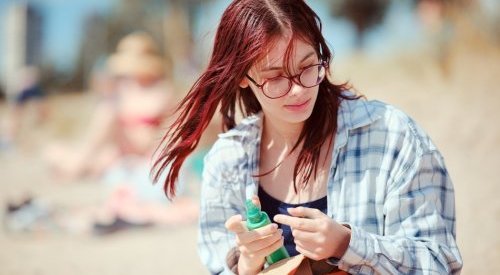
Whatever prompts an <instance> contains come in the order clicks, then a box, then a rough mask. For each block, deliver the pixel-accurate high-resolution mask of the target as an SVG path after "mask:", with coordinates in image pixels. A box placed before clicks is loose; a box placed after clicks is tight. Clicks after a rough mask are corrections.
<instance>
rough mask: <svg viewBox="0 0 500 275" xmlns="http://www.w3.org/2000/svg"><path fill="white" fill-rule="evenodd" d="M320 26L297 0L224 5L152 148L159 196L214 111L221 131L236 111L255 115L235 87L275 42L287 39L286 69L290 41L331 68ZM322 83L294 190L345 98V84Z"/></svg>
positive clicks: (308, 172) (246, 93)
mask: <svg viewBox="0 0 500 275" xmlns="http://www.w3.org/2000/svg"><path fill="white" fill-rule="evenodd" d="M321 27H322V26H321V20H320V19H319V17H318V16H317V15H316V13H315V12H314V11H313V10H312V9H311V8H310V7H309V6H308V5H307V4H306V3H305V2H304V1H301V0H236V1H233V2H232V3H231V4H230V5H229V7H228V8H227V9H226V10H225V12H224V13H223V15H222V18H221V20H220V23H219V26H218V28H217V32H216V35H215V42H214V46H213V52H212V55H211V57H210V62H209V64H208V67H207V68H206V69H205V70H204V72H203V73H202V74H201V76H200V77H199V78H198V80H197V81H196V82H195V83H194V85H193V86H192V87H191V89H190V90H189V92H188V94H187V95H186V97H185V98H184V99H182V100H181V102H180V103H179V105H178V107H177V109H176V112H177V114H178V117H177V119H176V120H175V122H174V123H173V124H172V125H171V126H170V127H169V129H168V130H167V132H166V134H165V136H164V137H163V139H162V143H161V145H160V147H159V148H158V149H159V150H161V151H157V152H159V154H158V156H157V158H156V160H155V162H154V165H153V170H152V173H153V174H154V181H155V182H157V181H158V180H159V179H160V176H161V174H162V173H163V172H167V175H166V178H165V182H164V186H163V189H164V191H165V194H166V195H167V197H168V198H173V197H175V191H176V181H177V179H178V176H179V171H180V169H181V166H182V163H183V162H184V161H185V159H186V158H187V157H188V156H189V154H191V153H192V152H193V151H194V150H195V148H196V146H197V145H198V142H199V141H200V137H201V135H202V134H203V132H204V130H205V129H206V128H207V126H208V124H209V122H210V121H211V119H212V118H213V116H214V114H215V112H216V111H217V110H219V112H220V114H221V115H222V119H223V130H224V131H227V130H229V129H231V128H233V127H235V125H236V121H235V116H236V114H237V109H236V108H237V107H238V108H239V109H240V111H241V113H242V114H243V116H248V115H252V114H256V113H258V112H260V111H261V110H262V107H261V106H260V104H259V102H258V101H257V98H256V97H255V95H254V94H253V92H252V91H251V89H250V87H247V88H240V87H239V84H240V82H241V80H242V79H243V78H244V77H245V74H246V73H247V72H248V71H249V70H250V68H251V67H252V66H253V65H254V64H255V63H256V62H257V61H259V60H261V58H263V57H264V56H265V55H266V53H267V52H268V50H269V49H270V48H271V47H273V46H274V45H275V43H276V41H278V40H279V38H280V37H282V36H283V35H284V34H285V33H287V34H289V33H291V34H292V39H291V42H290V44H289V45H288V48H287V50H286V52H285V61H284V62H285V64H290V56H291V53H292V50H293V44H294V41H296V40H297V39H300V40H302V41H305V42H307V43H309V44H310V45H312V46H313V48H314V49H315V51H316V53H317V55H318V57H319V58H320V59H321V60H322V61H324V62H326V63H327V64H329V63H330V61H331V58H332V54H331V52H330V49H329V48H328V46H327V43H326V41H325V39H324V37H323V35H322V34H321ZM285 67H288V65H286V66H285ZM284 70H286V71H288V69H286V68H285V69H284ZM329 79H331V77H330V75H329V73H328V77H326V78H325V79H324V80H323V81H322V82H321V83H320V85H319V88H318V90H319V91H318V100H316V103H315V106H314V110H313V112H312V114H311V116H310V117H309V118H308V119H307V121H305V123H304V127H303V129H302V132H301V134H300V136H299V139H298V141H297V143H296V144H295V146H294V148H293V150H295V149H296V148H297V147H298V145H299V144H300V143H301V142H303V145H302V149H301V151H300V153H299V156H298V159H297V163H296V164H295V168H294V176H293V179H294V180H293V182H294V187H295V190H296V191H297V177H298V175H299V174H301V175H302V176H301V177H300V179H299V182H301V183H304V184H305V183H307V182H308V180H309V179H310V177H311V176H313V177H315V176H316V171H317V168H318V164H319V158H320V149H321V147H322V145H323V144H324V143H325V142H326V141H328V140H331V138H332V133H335V131H336V128H337V111H338V108H339V105H340V101H341V100H342V99H343V98H345V99H350V97H347V96H346V95H344V94H343V93H342V91H344V90H347V89H349V87H348V84H347V83H344V84H341V85H335V84H333V83H332V82H331V81H330V80H329ZM318 125H322V126H323V127H318ZM293 150H292V151H293Z"/></svg>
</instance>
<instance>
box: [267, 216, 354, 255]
mask: <svg viewBox="0 0 500 275" xmlns="http://www.w3.org/2000/svg"><path fill="white" fill-rule="evenodd" d="M288 213H290V216H287V215H282V214H278V215H276V216H274V221H275V222H277V223H281V224H286V225H288V226H290V228H291V230H292V235H293V237H294V238H295V245H296V249H297V251H298V252H299V253H301V254H303V255H304V256H306V257H307V258H310V259H313V260H322V259H327V258H330V257H336V258H341V257H342V256H343V255H344V253H345V251H346V250H347V247H348V246H349V241H350V239H351V230H350V229H349V228H347V227H345V226H343V225H341V224H339V223H337V222H336V221H334V220H333V219H331V218H330V217H328V216H327V215H325V214H324V213H323V212H321V211H319V210H318V209H313V208H307V207H297V208H288Z"/></svg>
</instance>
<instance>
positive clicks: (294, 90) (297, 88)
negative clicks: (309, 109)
mask: <svg viewBox="0 0 500 275" xmlns="http://www.w3.org/2000/svg"><path fill="white" fill-rule="evenodd" d="M306 89H307V88H306V87H304V86H302V85H300V84H298V83H296V82H295V81H292V87H290V92H289V95H290V96H297V95H300V94H301V93H303V92H304V91H305V90H306Z"/></svg>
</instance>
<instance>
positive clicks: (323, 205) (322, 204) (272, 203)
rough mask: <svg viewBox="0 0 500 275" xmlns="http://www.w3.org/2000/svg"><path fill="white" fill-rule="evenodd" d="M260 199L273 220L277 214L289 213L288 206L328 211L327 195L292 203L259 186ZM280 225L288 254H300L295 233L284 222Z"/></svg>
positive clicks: (262, 206)
mask: <svg viewBox="0 0 500 275" xmlns="http://www.w3.org/2000/svg"><path fill="white" fill-rule="evenodd" d="M259 199H260V204H261V208H262V210H263V211H265V212H266V213H267V214H268V215H269V218H270V219H271V221H273V218H274V216H275V215H276V214H285V215H289V214H288V211H287V208H294V207H299V206H303V207H309V208H316V209H318V210H320V211H321V212H323V213H325V214H326V213H327V200H326V196H324V197H323V198H320V199H317V200H315V201H311V202H306V203H300V204H290V203H285V202H282V201H280V200H278V199H275V198H274V197H272V196H271V195H269V194H268V193H266V191H264V189H262V188H260V187H259ZM278 226H279V228H281V229H282V230H283V237H284V239H285V248H286V250H287V251H288V254H290V256H295V255H298V254H299V253H298V252H297V250H296V249H295V242H294V241H293V235H292V231H291V229H290V226H288V225H282V224H278Z"/></svg>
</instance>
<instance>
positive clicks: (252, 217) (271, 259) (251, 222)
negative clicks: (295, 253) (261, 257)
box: [246, 199, 290, 265]
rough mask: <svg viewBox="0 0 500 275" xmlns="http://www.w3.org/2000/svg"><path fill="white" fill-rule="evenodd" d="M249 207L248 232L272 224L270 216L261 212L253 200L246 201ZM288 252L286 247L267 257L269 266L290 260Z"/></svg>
mask: <svg viewBox="0 0 500 275" xmlns="http://www.w3.org/2000/svg"><path fill="white" fill-rule="evenodd" d="M246 207H247V228H248V230H254V229H257V228H260V227H263V226H265V225H268V224H270V223H271V220H270V219H269V216H268V215H267V213H266V212H264V211H260V209H259V207H257V206H256V205H255V204H254V203H253V202H252V200H251V199H249V200H247V201H246ZM289 257H290V255H288V251H287V250H286V248H285V247H284V246H282V247H280V248H278V249H277V250H276V251H274V252H273V253H271V254H269V256H267V257H266V261H267V263H268V264H270V265H271V264H274V263H276V262H278V261H280V260H282V259H285V258H289Z"/></svg>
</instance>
